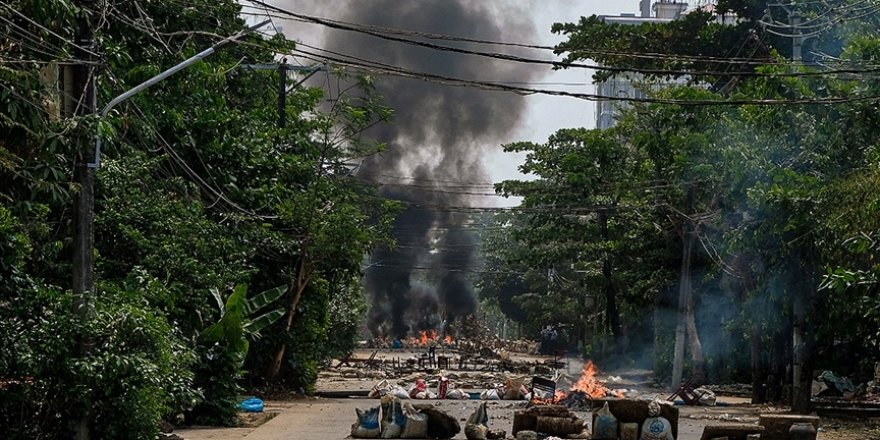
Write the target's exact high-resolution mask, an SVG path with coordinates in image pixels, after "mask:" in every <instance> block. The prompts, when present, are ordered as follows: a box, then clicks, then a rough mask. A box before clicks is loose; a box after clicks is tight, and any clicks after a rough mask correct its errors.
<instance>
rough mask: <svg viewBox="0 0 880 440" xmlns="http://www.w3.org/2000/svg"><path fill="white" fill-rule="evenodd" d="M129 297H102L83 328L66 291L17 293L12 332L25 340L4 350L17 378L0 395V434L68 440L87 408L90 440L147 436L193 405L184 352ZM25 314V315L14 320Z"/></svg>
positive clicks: (164, 325) (157, 319) (165, 327)
mask: <svg viewBox="0 0 880 440" xmlns="http://www.w3.org/2000/svg"><path fill="white" fill-rule="evenodd" d="M136 296H137V294H135V293H126V292H110V294H103V295H101V296H100V297H99V299H98V301H97V304H96V307H95V313H94V315H93V316H92V318H91V319H89V320H88V322H82V319H81V316H80V315H78V314H74V313H73V310H74V306H73V295H71V294H70V293H59V292H55V291H52V290H48V289H40V290H37V291H33V292H28V291H22V292H19V295H18V298H17V301H16V304H17V306H16V307H17V312H18V313H19V315H18V316H29V318H28V319H27V322H26V323H25V325H22V326H17V327H15V329H14V331H16V334H15V335H13V336H14V337H15V338H16V339H17V340H19V341H23V343H21V344H19V345H16V347H17V350H16V352H14V353H6V354H4V356H12V357H15V358H16V359H17V360H18V363H17V364H16V370H15V371H14V373H15V375H16V377H18V378H21V383H20V384H19V385H17V386H16V387H14V388H13V389H12V390H10V391H9V392H8V393H7V392H6V391H4V396H3V397H4V398H3V399H0V401H3V402H4V404H3V405H0V410H2V412H3V413H2V419H0V420H3V421H4V422H14V423H9V424H6V423H4V426H6V427H7V428H6V429H4V436H5V438H9V439H18V438H22V439H23V438H34V434H35V433H36V432H39V433H40V435H39V437H40V438H47V439H56V438H57V439H67V438H71V433H72V431H73V427H74V425H75V424H76V422H77V421H78V420H79V419H80V418H81V417H82V416H83V415H84V414H85V413H86V412H88V413H90V415H91V417H92V420H94V422H93V424H92V425H91V426H90V430H91V433H92V437H93V438H95V439H119V438H125V439H145V440H146V439H150V440H152V439H154V438H155V437H156V436H157V435H158V427H159V422H160V421H161V420H162V419H163V418H165V417H169V416H171V415H173V414H175V413H178V412H180V411H182V410H183V408H184V407H186V406H192V405H193V404H195V402H196V401H197V400H198V399H199V395H198V393H197V392H195V391H194V390H193V388H192V374H191V373H190V365H191V363H192V361H193V355H192V352H191V350H189V349H187V348H186V346H185V344H184V343H183V341H182V339H181V338H180V337H179V336H178V335H176V334H175V333H174V332H173V330H172V328H171V326H170V325H169V324H168V322H167V321H166V320H165V318H164V317H162V316H161V315H160V314H158V313H156V311H154V310H152V309H150V308H149V307H147V306H145V305H143V304H139V303H138V301H135V300H134V298H135V297H136ZM108 298H110V299H108ZM26 308H27V309H30V314H29V315H23V314H21V312H23V310H24V309H26ZM6 322H9V321H6ZM4 336H6V335H5V334H4ZM83 340H85V341H88V345H89V346H90V349H89V351H88V354H87V355H82V354H81V353H82V348H81V346H80V345H79V344H78V343H77V341H83ZM7 397H9V399H7ZM7 402H11V403H12V404H11V405H7V404H6V403H7ZM16 404H21V405H23V406H21V407H18V408H17V407H16ZM22 408H24V409H26V411H25V410H22Z"/></svg>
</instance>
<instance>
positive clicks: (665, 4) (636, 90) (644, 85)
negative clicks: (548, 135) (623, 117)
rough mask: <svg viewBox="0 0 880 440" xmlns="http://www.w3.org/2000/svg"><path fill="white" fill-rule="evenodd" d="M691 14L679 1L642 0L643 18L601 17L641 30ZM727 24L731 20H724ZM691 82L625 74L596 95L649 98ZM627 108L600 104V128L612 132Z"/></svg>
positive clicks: (706, 3) (703, 4)
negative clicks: (653, 93)
mask: <svg viewBox="0 0 880 440" xmlns="http://www.w3.org/2000/svg"><path fill="white" fill-rule="evenodd" d="M695 3H696V4H695V6H696V7H712V3H713V1H706V0H703V1H697V2H695ZM687 11H688V3H687V2H682V1H676V0H659V1H656V2H654V3H651V0H641V1H640V3H639V12H640V13H639V14H638V15H637V14H634V13H629V14H627V13H624V14H620V15H600V16H599V18H600V19H602V20H603V21H605V22H606V23H615V24H620V25H632V26H638V25H641V24H643V23H668V22H670V21H673V20H677V19H679V18H681V17H682V16H684V14H686V13H687ZM721 19H722V20H723V22H728V18H725V17H722V18H721ZM686 81H687V78H678V79H676V80H671V79H670V80H664V81H659V80H654V81H651V82H648V81H647V80H646V78H645V77H644V76H642V75H640V74H637V73H621V74H618V75H615V76H613V77H612V78H610V79H608V80H606V81H603V82H601V83H598V84H596V93H597V94H598V95H600V96H615V97H621V98H635V99H640V98H645V97H647V91H649V90H656V89H658V88H660V87H664V86H667V85H670V84H683V83H685V82H686ZM626 107H627V102H626V101H611V100H600V101H598V102H597V104H596V128H601V129H605V128H610V127H613V126H614V124H615V123H616V119H617V117H618V116H619V115H620V112H621V110H623V109H625V108H626Z"/></svg>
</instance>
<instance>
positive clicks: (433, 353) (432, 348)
mask: <svg viewBox="0 0 880 440" xmlns="http://www.w3.org/2000/svg"><path fill="white" fill-rule="evenodd" d="M428 359H431V361H435V360H437V344H436V343H434V342H433V341H432V342H431V344H430V345H428Z"/></svg>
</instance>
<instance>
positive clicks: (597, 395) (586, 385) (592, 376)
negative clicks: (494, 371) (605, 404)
mask: <svg viewBox="0 0 880 440" xmlns="http://www.w3.org/2000/svg"><path fill="white" fill-rule="evenodd" d="M598 371H599V370H598V368H596V364H594V363H593V361H587V363H586V364H584V371H583V372H582V373H581V377H580V379H578V381H577V382H576V383H575V384H574V385H572V387H571V390H569V391H563V390H556V393H555V395H554V396H553V397H551V398H543V399H542V398H538V397H535V398H534V399H533V401H534V402H535V403H539V404H557V403H559V402H561V401H562V400H563V399H565V398H566V397H568V395H569V394H570V393H572V392H575V391H580V392H582V393H585V394H587V395H589V396H590V398H593V399H601V398H603V397H608V396H609V395H613V396H614V397H617V398H621V399H622V398H624V397H625V396H624V394H623V392H622V391H619V390H609V389H608V388H607V387H606V386H605V383H604V382H602V381H601V380H599V376H598Z"/></svg>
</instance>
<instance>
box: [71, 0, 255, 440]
mask: <svg viewBox="0 0 880 440" xmlns="http://www.w3.org/2000/svg"><path fill="white" fill-rule="evenodd" d="M94 4H95V1H84V2H82V6H84V8H83V9H84V10H91V9H95V8H93V7H90V6H94ZM268 23H269V20H266V21H264V22H262V23H260V24H258V25H256V26H252V27H250V28H247V29H245V30H243V31H241V32H239V33H238V34H236V35H234V36H232V37H229V38H225V39H223V40H221V41H220V42H218V43H217V44H215V45H213V46H211V47H210V48H208V49H206V50H204V51H202V52H200V53H198V54H196V55H194V56H193V57H191V58H189V59H187V60H186V61H183V62H182V63H180V64H178V65H176V66H174V67H172V68H170V69H168V70H166V71H164V72H162V73H160V74H158V75H156V76H154V77H153V78H150V79H148V80H147V81H144V82H143V83H141V84H139V85H138V86H136V87H134V88H133V89H131V90H129V91H127V92H125V93H123V94H121V95H119V96H117V97H116V98H114V99H113V100H111V101H110V102H109V103H108V104H107V105H106V106H105V107H104V109H103V110H101V113H100V117H101V118H102V119H103V118H104V117H105V116H107V114H108V113H109V112H110V110H112V109H113V107H115V106H116V105H118V104H119V103H121V102H123V101H125V100H126V99H129V98H131V97H132V96H134V95H136V94H138V93H139V92H141V91H143V90H144V89H146V88H147V87H150V86H152V85H153V84H156V83H158V82H159V81H162V80H163V79H165V78H167V77H169V76H171V75H173V74H175V73H177V72H179V71H181V70H183V69H184V68H186V67H188V66H190V65H192V64H193V63H195V62H197V61H199V60H201V59H203V58H205V57H207V56H208V55H211V54H212V53H214V52H215V51H216V50H217V49H219V48H220V47H222V46H224V45H226V44H227V43H229V42H231V41H234V40H236V39H238V38H240V37H242V36H244V35H246V34H249V33H251V32H253V31H255V30H257V29H259V28H261V27H263V26H265V25H266V24H268ZM79 40H80V41H79V42H78V43H79V47H81V48H86V47H91V46H92V40H93V30H92V28H91V24H90V23H89V21H88V19H87V18H83V20H82V21H81V23H80V30H79ZM81 52H82V53H80V57H81V58H82V59H85V60H90V61H96V60H95V59H94V58H92V56H93V55H92V54H91V53H86V51H81ZM72 71H73V90H69V91H66V92H69V93H71V95H72V96H73V97H75V100H76V102H77V104H76V111H75V115H76V116H84V115H88V114H91V113H94V112H95V110H96V109H97V98H96V93H95V68H94V66H93V65H89V64H82V65H78V66H76V67H75V68H74V69H72ZM65 82H66V81H65ZM101 142H102V139H101V135H100V133H98V134H97V135H96V136H95V143H94V149H93V148H92V144H88V145H87V146H86V148H83V149H82V150H81V151H80V153H79V155H78V157H77V161H76V168H75V170H74V180H75V181H76V182H77V183H78V184H79V187H80V189H79V192H78V193H76V195H75V196H74V202H73V203H74V207H73V210H74V218H73V294H74V297H75V302H74V304H75V306H74V307H75V308H76V312H77V314H78V315H79V316H80V319H81V320H82V321H88V320H89V319H90V318H91V316H92V314H93V313H94V298H95V258H94V255H95V229H94V228H95V171H97V169H98V167H100V166H101ZM90 351H91V341H89V340H87V339H86V340H82V341H80V355H82V356H85V355H87V354H88V353H89V352H90ZM91 403H92V402H91V398H90V396H87V397H85V402H83V407H84V408H85V409H84V410H83V411H84V414H83V417H82V419H80V420H79V421H78V422H77V424H76V426H75V427H74V431H75V432H74V437H75V438H76V440H88V439H89V438H90V437H91V434H90V424H91V412H90V411H89V409H88V408H90V407H91Z"/></svg>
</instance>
